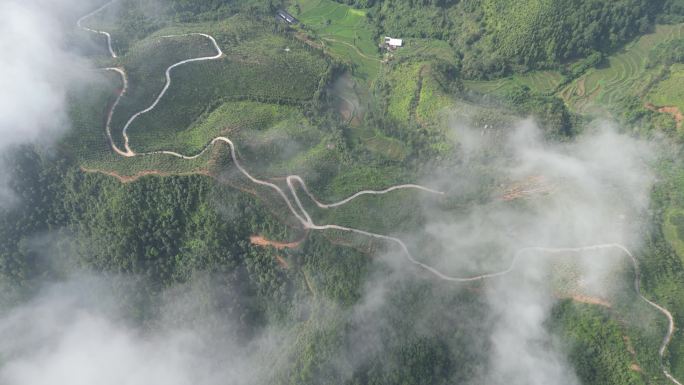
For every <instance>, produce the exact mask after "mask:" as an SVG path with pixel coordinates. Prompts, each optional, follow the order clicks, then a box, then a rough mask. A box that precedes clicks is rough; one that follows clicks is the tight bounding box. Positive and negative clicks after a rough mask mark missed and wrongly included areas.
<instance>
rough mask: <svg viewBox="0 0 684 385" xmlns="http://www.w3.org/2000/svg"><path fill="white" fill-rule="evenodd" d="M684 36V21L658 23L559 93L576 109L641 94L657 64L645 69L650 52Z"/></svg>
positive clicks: (596, 105)
mask: <svg viewBox="0 0 684 385" xmlns="http://www.w3.org/2000/svg"><path fill="white" fill-rule="evenodd" d="M682 37H684V24H679V25H660V26H658V27H657V28H656V30H655V31H654V32H653V33H650V34H647V35H644V36H642V37H641V38H639V39H638V40H637V41H635V42H634V43H632V44H631V45H629V46H628V47H626V48H625V50H624V51H623V52H620V53H618V54H616V55H613V56H610V57H609V58H608V65H607V66H606V67H604V68H599V69H592V70H590V71H589V72H588V73H587V74H585V75H583V76H581V77H580V78H578V79H577V80H575V81H573V82H572V83H570V84H569V85H568V86H566V87H565V88H563V89H562V90H561V91H560V93H559V95H560V96H561V97H562V98H563V99H564V100H565V101H566V102H567V103H568V105H569V106H570V107H571V108H572V109H574V110H575V111H578V112H592V111H594V110H596V109H597V108H599V109H600V108H604V107H608V106H610V105H612V104H614V103H616V102H617V101H618V100H619V99H620V98H622V97H623V96H643V94H644V93H645V92H646V91H647V87H648V86H649V85H650V84H651V83H652V80H653V79H654V77H655V76H656V75H657V74H658V73H659V72H660V71H661V68H660V67H654V68H647V66H646V64H647V60H648V56H649V52H650V51H651V49H652V48H653V47H654V46H655V45H656V44H658V43H661V42H665V41H670V40H673V39H675V38H682Z"/></svg>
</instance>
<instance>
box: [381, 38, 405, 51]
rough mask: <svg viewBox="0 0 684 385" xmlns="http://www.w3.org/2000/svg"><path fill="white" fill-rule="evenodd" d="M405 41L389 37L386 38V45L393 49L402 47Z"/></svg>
mask: <svg viewBox="0 0 684 385" xmlns="http://www.w3.org/2000/svg"><path fill="white" fill-rule="evenodd" d="M402 44H404V41H403V40H401V39H395V38H392V37H389V36H385V45H386V46H387V47H389V48H391V49H394V48H398V47H401V46H402Z"/></svg>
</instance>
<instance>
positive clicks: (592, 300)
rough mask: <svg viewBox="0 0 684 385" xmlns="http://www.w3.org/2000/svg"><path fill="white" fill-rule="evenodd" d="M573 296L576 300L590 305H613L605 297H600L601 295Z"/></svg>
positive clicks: (608, 306)
mask: <svg viewBox="0 0 684 385" xmlns="http://www.w3.org/2000/svg"><path fill="white" fill-rule="evenodd" d="M571 298H572V300H573V301H575V302H580V303H586V304H589V305H598V306H603V307H607V308H610V307H611V304H610V302H608V301H606V300H605V299H603V298H599V297H590V296H588V295H581V294H575V295H573V296H572V297H571Z"/></svg>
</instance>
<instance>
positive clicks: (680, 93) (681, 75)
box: [646, 64, 684, 111]
mask: <svg viewBox="0 0 684 385" xmlns="http://www.w3.org/2000/svg"><path fill="white" fill-rule="evenodd" d="M646 99H647V100H648V101H649V102H651V103H653V104H655V105H656V106H676V107H678V108H679V110H680V111H684V64H673V65H672V67H671V68H670V75H669V76H668V77H667V78H666V79H664V80H662V81H661V82H659V83H658V84H657V85H656V86H655V87H653V88H652V89H651V91H650V92H649V94H648V95H647V97H646Z"/></svg>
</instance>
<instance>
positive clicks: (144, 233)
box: [0, 147, 291, 325]
mask: <svg viewBox="0 0 684 385" xmlns="http://www.w3.org/2000/svg"><path fill="white" fill-rule="evenodd" d="M7 164H8V165H9V168H10V170H11V174H12V175H13V176H12V177H11V178H10V181H11V190H12V191H13V193H14V194H15V195H16V197H17V200H18V201H19V203H17V204H15V205H14V206H11V207H9V208H6V209H5V210H4V211H3V212H2V213H1V215H0V237H1V238H2V239H3V242H2V243H1V244H0V245H1V246H0V286H2V288H3V298H2V299H3V302H4V303H5V304H6V303H8V302H13V301H16V300H19V299H20V298H21V297H22V296H23V295H29V294H31V292H32V290H34V289H35V288H36V287H38V285H39V284H40V283H41V281H43V280H45V279H48V280H50V279H59V278H60V277H61V276H64V275H66V274H69V273H70V272H72V271H74V270H77V269H86V270H94V271H97V272H103V273H106V274H126V275H133V276H136V277H140V278H141V279H142V280H143V281H144V286H145V288H146V291H147V295H148V296H150V298H154V297H155V296H156V295H157V294H158V293H160V292H161V291H162V290H164V289H165V288H168V287H171V286H173V285H176V284H179V283H184V282H188V281H190V280H191V279H192V277H193V276H195V275H197V274H205V275H206V274H209V275H217V276H219V277H222V278H221V282H223V284H224V285H229V287H232V288H233V290H234V293H233V294H235V295H233V298H234V299H236V300H237V299H239V298H242V299H245V298H246V299H249V298H253V299H254V300H253V301H252V302H249V301H248V302H247V303H243V304H240V306H235V307H236V308H237V309H242V310H239V312H244V313H245V316H246V317H247V318H248V319H245V320H244V321H245V323H247V324H249V323H250V322H252V323H254V324H255V325H258V322H256V319H255V318H254V317H255V315H256V314H266V313H267V312H271V310H274V311H277V310H278V306H283V304H286V303H287V301H288V298H289V296H290V294H291V292H290V290H289V289H288V283H287V280H285V278H284V277H283V275H282V273H281V272H280V268H279V267H278V266H277V264H276V262H275V259H274V258H273V254H271V253H269V252H268V250H264V249H263V248H254V247H252V246H251V245H249V236H250V235H251V234H253V233H259V234H262V233H263V234H266V235H269V234H271V235H274V236H287V231H286V229H285V228H284V227H283V226H282V225H280V224H279V222H277V221H276V220H275V219H273V218H272V217H271V216H270V214H268V212H266V211H264V209H263V208H261V207H262V206H259V205H257V204H256V202H255V201H254V199H253V198H251V197H249V196H248V195H246V194H241V193H239V192H237V191H235V190H228V189H225V188H223V187H221V186H220V185H217V184H215V183H213V182H212V180H211V179H209V178H207V177H202V176H187V177H167V178H159V177H147V178H142V179H141V180H139V181H137V182H135V183H130V184H122V183H121V182H119V181H118V180H116V179H114V178H112V177H108V176H104V175H100V174H85V173H83V172H82V171H80V170H79V169H78V168H76V167H74V166H72V165H70V164H69V162H68V161H65V160H64V159H63V158H60V157H54V156H48V155H45V154H42V153H40V152H36V151H35V150H34V149H33V148H31V147H24V148H21V149H19V150H17V151H15V152H14V153H13V154H11V155H10V156H8V157H7ZM225 213H230V215H231V216H230V217H229V218H227V217H226V214H225ZM239 293H243V294H244V295H240V294H239ZM273 303H277V304H278V305H277V306H274V305H272V304H273ZM151 311H153V309H151ZM250 320H251V321H250Z"/></svg>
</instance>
